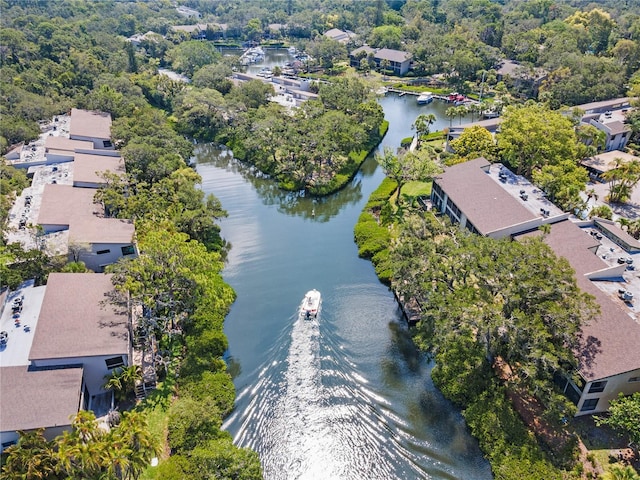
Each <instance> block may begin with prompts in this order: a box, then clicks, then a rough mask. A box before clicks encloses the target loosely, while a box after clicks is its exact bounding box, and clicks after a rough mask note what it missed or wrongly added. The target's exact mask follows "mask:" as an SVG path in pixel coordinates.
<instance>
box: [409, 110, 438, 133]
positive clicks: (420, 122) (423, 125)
mask: <svg viewBox="0 0 640 480" xmlns="http://www.w3.org/2000/svg"><path fill="white" fill-rule="evenodd" d="M435 121H436V116H435V115H434V114H433V113H429V114H422V115H418V117H417V118H416V120H415V122H413V125H411V128H414V129H415V130H416V135H418V138H420V137H422V136H426V135H429V127H430V126H431V125H433V124H434V122H435Z"/></svg>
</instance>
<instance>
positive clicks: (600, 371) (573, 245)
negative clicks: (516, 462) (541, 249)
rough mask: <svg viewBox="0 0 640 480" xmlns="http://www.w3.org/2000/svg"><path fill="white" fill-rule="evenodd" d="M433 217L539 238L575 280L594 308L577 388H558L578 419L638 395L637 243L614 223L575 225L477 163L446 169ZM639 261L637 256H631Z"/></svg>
mask: <svg viewBox="0 0 640 480" xmlns="http://www.w3.org/2000/svg"><path fill="white" fill-rule="evenodd" d="M431 202H432V205H433V209H434V210H436V211H437V212H439V213H441V214H446V215H447V216H449V217H450V218H451V220H452V221H453V222H456V223H459V224H460V226H461V228H466V229H468V230H470V231H471V232H473V233H476V234H480V235H484V236H489V237H492V238H505V237H511V238H513V239H517V240H519V239H522V238H526V237H529V236H539V235H542V231H541V230H540V229H539V227H540V226H541V225H543V224H548V225H549V227H548V228H549V230H550V232H549V233H548V234H544V236H543V239H544V241H545V242H546V243H547V244H548V245H549V246H550V247H551V248H552V249H553V250H554V252H555V253H556V255H558V256H559V257H564V258H566V259H567V261H568V262H569V264H570V265H571V267H572V268H573V269H574V271H575V272H576V281H577V284H578V287H579V288H580V289H582V290H583V291H584V292H586V293H588V294H590V295H592V296H593V297H594V299H595V301H596V303H597V304H598V306H599V308H600V313H599V314H598V315H597V317H596V318H595V319H593V320H592V321H590V322H586V323H585V324H584V325H582V328H581V336H580V346H579V348H578V350H577V351H576V352H575V354H576V358H577V360H578V373H579V376H580V378H581V379H582V381H580V382H577V383H576V382H574V381H573V380H569V379H564V380H563V382H562V384H561V386H562V388H563V389H564V391H565V392H566V393H567V396H568V397H569V398H570V399H572V400H573V401H574V402H575V403H576V405H577V409H578V412H577V415H584V414H590V413H597V412H603V411H606V410H607V409H608V408H609V402H610V401H611V400H613V399H614V398H616V397H617V395H618V394H620V393H623V394H631V393H634V392H638V391H640V355H638V354H637V352H638V345H640V322H639V320H638V319H639V317H640V315H639V314H640V305H638V304H637V303H634V301H633V299H634V298H638V297H640V281H638V279H637V276H636V275H634V273H635V268H634V266H633V265H634V256H635V254H636V253H638V252H640V242H638V241H637V240H635V239H634V238H632V237H630V236H629V235H628V234H627V233H626V232H624V231H622V230H621V229H620V228H618V227H617V226H616V225H615V223H614V222H611V221H608V220H603V219H595V220H593V221H591V222H581V223H574V222H572V221H570V220H569V216H570V215H569V214H567V213H563V212H561V211H560V210H559V209H558V208H557V207H555V206H553V205H552V204H551V203H550V202H549V201H548V200H546V198H545V196H544V195H543V194H542V192H540V191H539V190H538V189H537V188H535V186H533V185H531V184H530V183H529V182H527V181H526V180H525V179H524V178H523V177H519V176H516V175H514V174H513V173H512V172H510V171H508V170H507V169H505V168H504V167H502V166H500V165H499V164H490V163H489V162H488V161H487V160H486V159H484V158H478V159H475V160H471V161H469V162H465V163H461V164H457V165H454V166H452V167H449V168H447V169H446V170H445V172H444V173H443V174H441V175H439V176H438V177H436V178H435V179H434V181H433V189H432V195H431ZM638 257H640V256H638Z"/></svg>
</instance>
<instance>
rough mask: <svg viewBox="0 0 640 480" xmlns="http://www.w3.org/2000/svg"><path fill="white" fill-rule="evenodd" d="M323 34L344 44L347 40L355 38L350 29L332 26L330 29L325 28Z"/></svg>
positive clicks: (351, 40) (350, 40)
mask: <svg viewBox="0 0 640 480" xmlns="http://www.w3.org/2000/svg"><path fill="white" fill-rule="evenodd" d="M323 35H324V36H325V37H327V38H330V39H331V40H335V41H336V42H340V43H342V44H345V45H346V44H347V43H349V42H353V41H354V40H355V39H356V34H355V33H354V32H352V31H351V30H340V29H339V28H332V29H331V30H327V31H326V32H324V34H323Z"/></svg>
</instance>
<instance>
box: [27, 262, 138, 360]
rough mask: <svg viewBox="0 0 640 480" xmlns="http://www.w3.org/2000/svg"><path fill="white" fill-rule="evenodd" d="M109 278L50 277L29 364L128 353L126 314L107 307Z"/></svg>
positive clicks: (93, 275) (110, 291)
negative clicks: (58, 359)
mask: <svg viewBox="0 0 640 480" xmlns="http://www.w3.org/2000/svg"><path fill="white" fill-rule="evenodd" d="M111 277H112V276H111V275H103V274H99V273H51V274H50V275H49V278H48V280H47V288H46V290H45V294H44V300H43V302H42V308H41V309H40V315H39V317H38V324H37V328H36V330H35V334H34V337H33V344H32V346H31V351H30V352H29V360H38V359H41V360H43V359H53V358H71V359H73V358H77V357H89V356H96V355H122V354H124V355H126V354H127V353H128V351H129V333H128V314H127V311H126V309H125V308H124V307H121V306H116V305H113V304H111V303H110V298H111V295H112V294H113V292H114V289H113V285H112V284H111Z"/></svg>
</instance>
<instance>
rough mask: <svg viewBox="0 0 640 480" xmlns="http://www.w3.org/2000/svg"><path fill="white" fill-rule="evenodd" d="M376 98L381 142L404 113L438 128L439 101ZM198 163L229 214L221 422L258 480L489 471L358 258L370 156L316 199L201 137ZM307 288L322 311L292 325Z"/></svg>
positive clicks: (396, 137)
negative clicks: (251, 460) (227, 376)
mask: <svg viewBox="0 0 640 480" xmlns="http://www.w3.org/2000/svg"><path fill="white" fill-rule="evenodd" d="M380 103H381V105H382V106H383V108H384V111H385V115H386V118H387V119H388V120H389V121H390V129H389V132H388V134H387V136H386V137H385V139H384V141H383V143H382V145H381V146H380V148H382V147H383V146H390V147H393V148H395V147H397V146H398V145H399V144H400V140H401V139H402V138H403V137H406V136H410V135H411V129H410V126H411V123H412V122H413V120H414V119H415V116H414V114H415V115H418V114H419V113H432V112H433V113H435V114H436V116H438V122H445V123H440V125H444V126H446V125H448V120H446V119H441V118H440V117H439V113H438V111H439V110H438V107H440V106H441V105H438V103H437V102H434V103H433V104H431V105H429V106H426V107H417V105H415V97H409V96H405V97H397V96H395V95H393V96H387V97H385V98H382V99H380ZM416 112H418V113H416ZM411 117H413V118H411ZM438 122H437V123H436V127H438V125H439V123H438ZM438 128H441V126H440V127H438ZM196 160H197V169H198V172H199V173H200V174H201V175H202V177H203V189H204V190H205V192H211V193H213V194H214V195H216V196H217V197H218V198H219V199H220V201H221V202H222V206H223V207H224V208H225V209H226V210H227V211H228V213H229V217H228V218H226V219H224V220H223V221H222V222H221V227H222V235H223V236H224V238H225V239H226V240H228V241H229V242H230V243H231V245H232V248H231V250H230V253H229V256H228V261H227V264H226V267H225V269H224V271H223V276H224V278H225V280H226V281H227V282H228V283H229V284H231V286H233V288H234V289H235V290H236V292H237V294H238V299H237V300H236V302H235V303H234V304H233V306H232V308H231V312H230V313H229V315H228V317H227V319H226V323H225V333H226V334H227V337H228V339H229V351H228V354H227V362H228V365H229V369H230V372H231V373H232V375H233V378H234V384H235V386H236V390H237V400H236V408H235V410H234V412H233V413H232V415H231V416H230V417H229V418H228V419H227V420H226V422H225V424H224V428H225V429H227V430H228V431H229V432H230V433H231V434H232V435H233V437H234V441H235V443H236V444H237V445H239V446H243V447H250V448H252V449H254V450H256V451H257V452H258V453H259V455H260V459H261V462H262V465H263V468H264V476H265V478H266V479H268V480H274V479H314V480H315V479H318V480H324V479H340V480H346V479H353V480H361V479H365V478H367V479H385V480H389V479H414V478H432V479H474V480H476V479H477V480H484V479H490V478H492V476H491V472H490V468H489V465H488V463H487V461H486V460H485V459H484V458H483V456H482V454H481V452H480V450H479V449H478V446H477V442H476V441H475V440H474V439H473V438H472V437H471V436H470V435H469V433H468V430H467V428H466V426H465V423H464V421H463V419H462V416H461V415H460V413H459V411H457V410H456V409H455V408H454V407H453V406H452V405H451V404H450V403H449V402H448V401H447V400H446V399H444V398H443V396H442V395H441V393H440V392H439V391H438V390H437V389H436V388H435V387H434V386H433V383H432V381H431V377H430V371H431V368H432V364H431V363H430V362H429V361H428V359H427V358H425V356H424V355H422V354H421V353H420V352H418V351H417V350H416V348H415V346H414V345H413V342H412V341H411V338H410V336H409V335H408V331H407V327H406V324H405V322H404V320H403V319H402V317H401V313H400V312H399V309H398V307H397V304H396V302H395V300H394V297H393V295H392V293H391V292H390V291H389V290H388V288H387V287H386V286H384V285H382V284H381V283H380V282H379V281H378V280H377V277H376V275H375V272H374V270H373V267H372V265H371V263H370V262H369V261H367V260H363V259H360V258H358V254H357V247H356V245H355V243H354V242H353V227H354V225H355V223H356V221H357V219H358V216H359V215H360V212H361V210H362V208H363V206H364V204H365V202H366V200H367V198H368V197H369V195H370V193H371V192H372V191H373V190H374V189H375V188H376V187H377V186H378V185H379V184H380V182H381V181H382V178H383V175H384V174H383V172H382V171H381V169H380V168H378V166H377V164H376V162H375V160H374V159H372V158H370V159H368V160H367V161H366V162H365V163H364V164H363V166H362V168H361V170H360V172H359V173H358V174H357V175H356V176H355V178H354V179H353V181H352V182H351V183H350V184H349V185H348V186H347V187H346V188H345V189H343V190H342V191H340V192H338V193H336V194H334V195H331V196H329V197H325V198H321V199H313V198H308V197H304V196H302V195H299V194H296V193H288V192H283V191H280V190H278V189H277V187H276V186H275V185H274V183H273V182H272V181H271V180H269V179H268V178H264V177H263V176H261V175H260V174H258V173H257V172H256V171H255V170H253V169H252V168H250V167H247V166H246V165H243V164H240V163H238V162H237V161H235V160H234V159H233V157H232V155H231V154H230V153H229V152H228V151H226V150H224V149H220V148H217V147H215V146H212V145H200V146H198V147H197V151H196ZM312 288H317V289H318V290H320V291H321V292H322V311H321V314H320V316H319V318H318V320H317V321H316V320H312V321H309V320H300V319H298V316H297V309H298V307H299V304H300V302H301V300H302V298H303V296H304V294H305V292H306V291H307V290H310V289H312Z"/></svg>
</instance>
